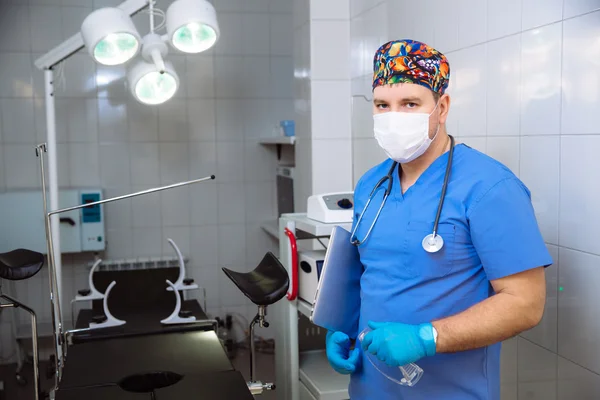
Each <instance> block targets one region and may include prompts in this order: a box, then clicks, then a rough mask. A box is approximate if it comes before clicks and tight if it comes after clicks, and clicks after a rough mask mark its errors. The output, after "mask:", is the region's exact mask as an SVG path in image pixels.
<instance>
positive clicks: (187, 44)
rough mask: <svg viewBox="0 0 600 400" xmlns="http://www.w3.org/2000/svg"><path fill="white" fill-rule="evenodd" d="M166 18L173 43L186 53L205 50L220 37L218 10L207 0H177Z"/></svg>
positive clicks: (169, 9)
mask: <svg viewBox="0 0 600 400" xmlns="http://www.w3.org/2000/svg"><path fill="white" fill-rule="evenodd" d="M166 18H167V21H166V22H167V35H168V38H169V41H170V42H171V45H173V47H175V48H176V49H177V50H180V51H182V52H184V53H200V52H203V51H205V50H208V49H210V48H211V47H213V46H214V44H215V43H216V42H217V40H218V39H219V24H218V22H217V12H216V11H215V8H214V7H213V5H212V4H210V3H209V2H208V1H206V0H175V1H174V2H173V4H171V5H170V6H169V8H168V9H167V17H166Z"/></svg>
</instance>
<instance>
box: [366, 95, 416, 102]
mask: <svg viewBox="0 0 600 400" xmlns="http://www.w3.org/2000/svg"><path fill="white" fill-rule="evenodd" d="M419 101H421V99H420V98H419V97H416V96H409V97H403V98H402V99H400V100H399V101H398V102H399V103H407V102H419ZM373 103H388V101H387V100H383V99H378V98H375V99H373Z"/></svg>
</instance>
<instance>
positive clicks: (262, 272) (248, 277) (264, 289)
mask: <svg viewBox="0 0 600 400" xmlns="http://www.w3.org/2000/svg"><path fill="white" fill-rule="evenodd" d="M222 269H223V272H225V274H226V275H227V276H228V277H229V279H231V280H232V281H233V283H235V285H236V286H237V287H238V289H240V290H241V291H242V293H244V294H245V295H246V297H248V298H249V299H250V301H252V302H253V303H254V304H256V305H257V306H258V313H257V314H256V316H255V317H254V319H253V320H252V322H251V323H250V382H248V389H250V392H251V393H252V394H253V395H254V394H261V393H262V392H263V390H274V389H275V385H274V384H272V383H265V384H263V383H262V382H260V381H257V380H256V379H255V377H254V373H255V370H256V367H255V364H254V363H255V354H254V326H255V325H256V324H258V325H259V326H260V327H261V328H268V327H269V323H268V322H267V321H265V316H266V315H267V306H269V305H271V304H274V303H276V302H278V301H279V300H281V299H282V298H283V296H285V294H286V293H287V291H288V288H289V286H290V280H289V277H288V274H287V271H286V270H285V268H284V267H283V265H281V263H280V262H279V260H278V259H277V257H275V255H273V253H271V252H268V253H267V254H265V256H264V257H263V259H262V261H261V262H260V264H258V267H256V268H255V269H254V270H253V271H252V272H248V273H239V272H234V271H231V270H229V269H227V268H222Z"/></svg>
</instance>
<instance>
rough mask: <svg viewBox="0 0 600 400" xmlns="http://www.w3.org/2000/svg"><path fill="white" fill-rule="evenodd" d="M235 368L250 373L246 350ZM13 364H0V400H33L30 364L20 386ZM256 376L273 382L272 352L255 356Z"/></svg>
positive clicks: (267, 397) (271, 399)
mask: <svg viewBox="0 0 600 400" xmlns="http://www.w3.org/2000/svg"><path fill="white" fill-rule="evenodd" d="M233 365H234V367H235V369H237V370H238V371H240V372H241V373H242V374H243V375H244V378H245V379H246V380H248V379H249V375H250V359H249V356H248V351H246V350H239V351H238V352H237V354H236V357H235V359H234V360H233ZM14 374H15V366H14V365H0V381H4V394H3V396H4V397H0V400H33V383H32V382H33V375H32V368H31V366H30V365H28V366H26V367H25V370H24V374H25V375H26V376H27V378H28V380H29V383H28V385H27V386H24V387H21V386H19V385H18V384H17V383H16V381H15V375H14ZM41 374H42V377H43V376H44V375H45V363H42V365H41ZM256 378H257V379H258V380H261V381H262V382H274V379H275V357H274V355H273V354H265V353H258V354H257V357H256ZM51 385H52V382H51V381H50V380H46V379H44V380H43V382H42V388H50V387H51ZM259 398H260V399H261V400H275V399H276V398H277V392H276V391H273V392H266V393H264V394H263V395H261V396H260V397H259Z"/></svg>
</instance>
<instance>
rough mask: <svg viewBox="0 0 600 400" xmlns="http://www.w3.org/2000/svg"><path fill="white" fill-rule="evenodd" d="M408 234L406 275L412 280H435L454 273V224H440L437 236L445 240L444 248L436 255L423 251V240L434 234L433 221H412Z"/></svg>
mask: <svg viewBox="0 0 600 400" xmlns="http://www.w3.org/2000/svg"><path fill="white" fill-rule="evenodd" d="M406 233H407V234H406V237H405V238H404V244H403V245H404V247H403V251H402V253H403V254H402V263H403V269H404V271H403V272H404V274H406V275H408V276H409V277H411V278H415V277H420V278H425V279H435V278H441V277H444V276H446V275H448V274H449V273H450V272H451V271H452V267H453V265H454V263H453V257H454V251H455V247H456V227H455V226H454V225H453V224H451V223H447V222H445V223H442V222H440V223H439V224H438V232H437V234H438V235H440V236H441V237H442V239H444V246H443V247H442V248H441V249H440V250H439V251H438V252H436V253H428V252H426V251H425V249H423V239H424V238H425V236H427V235H430V234H431V233H433V221H432V222H421V221H410V222H409V223H408V227H407V232H406Z"/></svg>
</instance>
